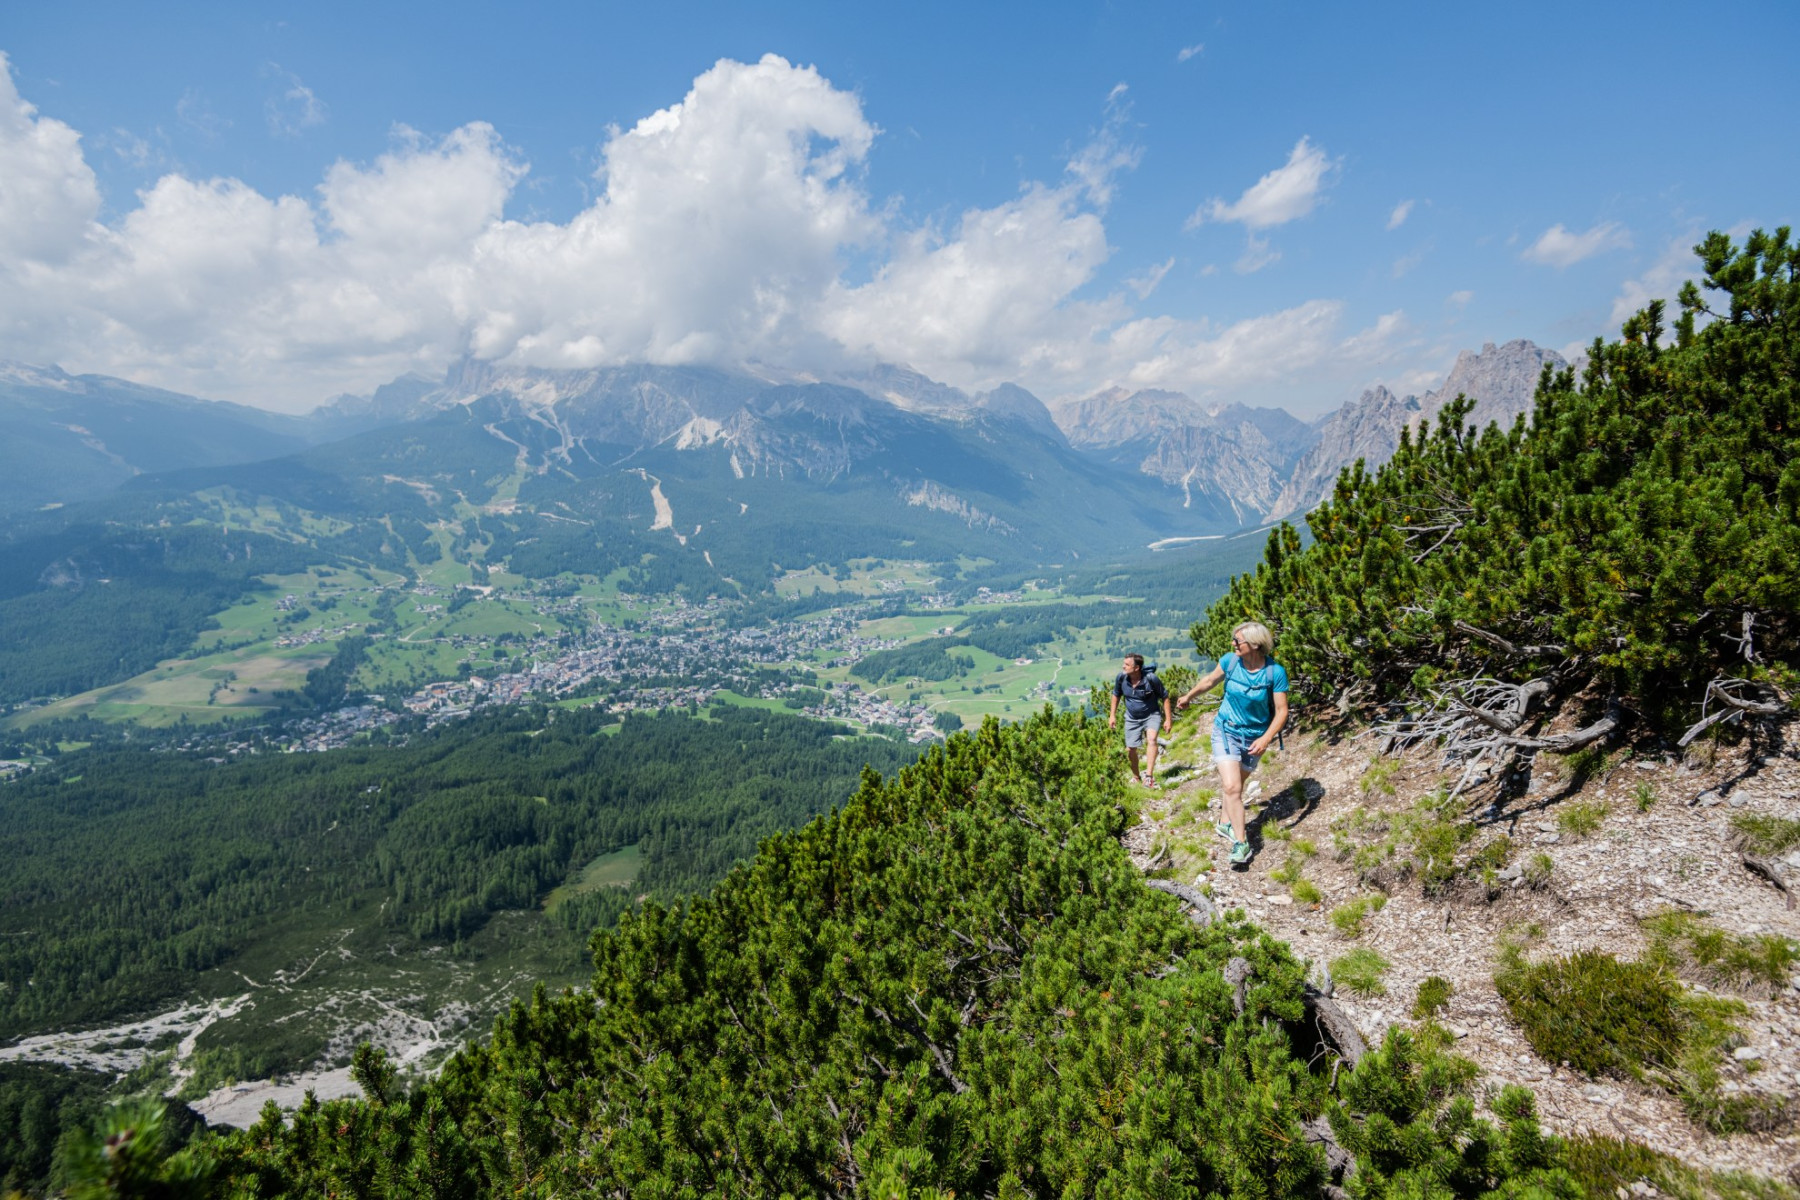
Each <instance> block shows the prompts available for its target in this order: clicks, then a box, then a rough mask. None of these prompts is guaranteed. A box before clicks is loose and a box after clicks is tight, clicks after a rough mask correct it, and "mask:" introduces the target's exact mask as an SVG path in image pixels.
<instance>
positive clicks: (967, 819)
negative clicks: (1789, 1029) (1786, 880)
mask: <svg viewBox="0 0 1800 1200" xmlns="http://www.w3.org/2000/svg"><path fill="white" fill-rule="evenodd" d="M1110 743H1111V738H1110V736H1109V735H1108V733H1107V731H1106V730H1105V729H1104V727H1103V726H1102V725H1100V724H1099V723H1098V722H1089V721H1086V720H1085V719H1084V718H1082V717H1080V716H1064V717H1052V716H1050V715H1048V714H1045V715H1042V716H1039V717H1035V718H1033V719H1032V720H1030V721H1029V722H1026V723H1024V724H1022V725H1018V726H1012V727H1001V726H1000V725H998V724H997V723H995V722H993V721H989V722H987V723H986V724H985V725H984V726H983V727H982V729H981V730H980V732H979V733H978V734H976V735H974V736H970V735H958V736H956V737H955V738H953V739H952V740H951V742H950V743H949V745H948V746H947V747H945V748H941V749H937V750H933V751H932V752H930V753H929V754H928V755H927V756H926V758H925V759H923V760H922V761H921V762H919V763H918V764H916V765H915V766H912V767H909V768H905V769H903V770H902V771H901V772H900V773H899V774H898V776H897V777H894V778H892V779H887V780H884V779H882V778H881V777H879V776H878V775H876V774H875V773H873V772H869V773H867V774H865V776H864V779H863V784H862V787H861V788H860V789H859V790H858V791H857V793H856V795H855V796H853V797H852V798H851V799H850V801H849V802H848V803H847V804H846V805H845V806H844V808H843V809H842V810H840V811H838V812H836V813H833V814H831V815H829V816H826V817H823V818H820V819H818V820H816V821H814V822H813V823H812V824H810V825H808V826H807V827H806V828H804V829H803V830H801V831H799V832H797V833H793V834H786V835H781V836H778V837H775V838H772V839H770V840H769V841H767V842H765V843H764V844H763V847H762V850H761V852H760V853H759V855H758V856H757V858H756V859H755V860H754V861H753V862H752V863H750V864H748V865H745V866H743V867H739V868H738V869H736V870H734V871H733V872H732V874H731V875H730V876H728V877H727V878H726V879H725V880H724V881H723V882H722V883H721V884H720V885H719V886H718V887H717V888H715V889H714V890H713V891H712V893H711V894H710V895H708V896H706V897H704V898H702V899H698V900H695V901H693V902H692V903H690V904H687V905H684V906H677V907H674V908H668V909H665V908H662V907H659V906H649V907H647V908H646V909H645V910H644V911H643V912H642V913H641V914H638V915H634V916H632V917H630V918H628V919H627V920H626V921H624V922H623V923H622V924H621V926H620V927H619V928H618V929H617V930H616V931H603V932H601V933H599V934H597V935H596V936H595V939H594V960H595V967H596V971H595V976H594V982H593V987H592V989H591V990H587V989H584V990H581V991H570V992H565V993H564V994H562V995H558V996H552V995H548V994H546V993H544V992H543V991H542V990H540V991H539V993H538V994H537V995H536V996H535V997H533V999H532V1000H531V1002H530V1003H528V1004H526V1003H521V1004H518V1005H516V1006H515V1007H514V1009H513V1011H512V1012H511V1014H510V1015H509V1016H506V1017H504V1018H502V1019H501V1020H500V1022H499V1023H498V1025H497V1027H496V1030H495V1034H494V1039H493V1042H492V1044H491V1045H490V1046H487V1047H485V1048H474V1047H471V1048H469V1049H468V1050H466V1051H465V1052H463V1053H462V1054H460V1055H459V1056H457V1057H456V1058H454V1059H453V1060H452V1061H451V1062H450V1063H449V1065H448V1066H447V1067H446V1069H445V1070H444V1072H443V1073H442V1074H441V1076H440V1077H438V1078H437V1079H435V1080H432V1081H430V1082H428V1083H426V1084H424V1085H422V1086H421V1087H419V1088H418V1089H417V1090H415V1091H414V1092H413V1093H412V1094H410V1095H401V1094H400V1093H399V1092H398V1091H397V1090H396V1089H395V1088H394V1086H393V1081H392V1078H391V1072H389V1071H388V1069H387V1068H386V1067H385V1065H384V1064H383V1063H382V1062H381V1061H380V1060H379V1059H378V1058H376V1057H375V1056H373V1055H370V1054H364V1055H363V1056H362V1057H361V1058H360V1059H359V1061H358V1064H357V1072H358V1078H359V1080H360V1081H361V1082H362V1084H363V1086H364V1088H365V1090H366V1091H367V1092H368V1094H369V1095H370V1097H371V1098H370V1100H369V1101H367V1102H348V1101H345V1102H334V1103H328V1104H324V1105H318V1104H307V1105H305V1106H304V1107H302V1108H301V1110H300V1111H299V1112H298V1113H297V1114H295V1116H294V1118H293V1120H292V1123H291V1124H288V1125H284V1124H283V1123H282V1120H281V1118H280V1116H279V1114H277V1113H276V1112H275V1111H274V1110H273V1109H270V1110H267V1113H266V1116H265V1119H264V1120H263V1121H261V1122H260V1123H259V1124H257V1125H256V1126H255V1127H254V1128H252V1129H250V1130H248V1131H246V1132H244V1133H243V1134H240V1135H235V1136H232V1137H230V1138H228V1139H226V1140H224V1141H222V1142H220V1141H213V1142H209V1143H204V1144H203V1145H202V1146H200V1147H197V1148H195V1149H193V1150H190V1151H188V1152H187V1153H188V1156H189V1159H190V1162H191V1159H192V1158H194V1157H198V1156H205V1157H208V1158H211V1159H212V1160H214V1161H216V1162H217V1163H218V1165H219V1168H220V1170H221V1171H222V1172H223V1174H224V1176H225V1183H226V1190H227V1191H228V1193H229V1194H233V1195H240V1196H276V1195H363V1196H385V1195H395V1196H398V1195H433V1196H475V1195H498V1194H516V1195H533V1196H552V1195H569V1194H603V1195H630V1196H634V1197H657V1196H670V1197H672V1196H686V1195H701V1194H708V1195H741V1196H750V1195H757V1196H775V1195H839V1196H848V1195H868V1196H884V1197H889V1196H921V1197H925V1196H930V1197H948V1196H951V1195H999V1196H1093V1195H1126V1194H1132V1195H1145V1196H1202V1195H1233V1196H1292V1195H1303V1194H1316V1193H1317V1192H1318V1190H1319V1189H1320V1188H1321V1187H1322V1186H1323V1185H1324V1184H1325V1183H1326V1182H1327V1181H1328V1179H1329V1171H1330V1165H1329V1163H1328V1158H1327V1151H1326V1143H1327V1142H1329V1141H1332V1140H1334V1134H1333V1131H1335V1139H1341V1140H1342V1141H1343V1142H1344V1144H1345V1145H1346V1146H1349V1147H1352V1148H1353V1151H1354V1152H1355V1153H1356V1154H1357V1156H1358V1161H1359V1167H1358V1178H1359V1179H1360V1183H1359V1185H1358V1188H1359V1193H1358V1194H1361V1195H1368V1196H1377V1195H1389V1194H1394V1195H1400V1194H1406V1195H1422V1194H1427V1193H1426V1192H1425V1191H1424V1190H1423V1188H1424V1187H1425V1186H1426V1183H1427V1181H1428V1180H1429V1181H1435V1182H1437V1183H1438V1184H1439V1185H1440V1186H1448V1187H1450V1188H1453V1189H1454V1192H1455V1194H1458V1195H1477V1194H1481V1193H1485V1192H1487V1191H1489V1190H1491V1189H1493V1188H1495V1187H1497V1186H1502V1185H1511V1186H1512V1187H1514V1188H1518V1189H1526V1188H1532V1187H1535V1188H1538V1189H1540V1190H1538V1191H1536V1192H1531V1191H1523V1190H1521V1191H1515V1192H1513V1193H1511V1194H1520V1195H1524V1194H1538V1195H1548V1196H1554V1195H1565V1196H1574V1195H1576V1194H1577V1192H1576V1191H1575V1185H1574V1183H1573V1182H1572V1181H1571V1179H1570V1178H1569V1177H1568V1176H1567V1175H1566V1174H1565V1173H1564V1172H1563V1171H1562V1170H1561V1169H1560V1168H1559V1167H1558V1166H1557V1161H1558V1155H1559V1154H1560V1149H1559V1147H1558V1145H1557V1144H1556V1143H1554V1142H1552V1141H1549V1140H1548V1139H1544V1138H1542V1137H1540V1136H1539V1135H1538V1134H1537V1131H1536V1124H1535V1118H1534V1116H1533V1114H1532V1109H1531V1102H1530V1098H1529V1096H1528V1095H1527V1094H1526V1093H1524V1092H1522V1091H1517V1090H1515V1091H1514V1092H1511V1093H1508V1094H1507V1095H1506V1096H1505V1097H1503V1098H1502V1099H1501V1101H1500V1102H1499V1103H1498V1104H1497V1106H1496V1107H1497V1109H1498V1111H1499V1112H1500V1113H1501V1114H1502V1116H1503V1119H1504V1120H1505V1122H1506V1126H1507V1128H1506V1129H1505V1131H1504V1132H1497V1131H1496V1130H1494V1129H1493V1128H1492V1127H1490V1126H1489V1125H1488V1124H1487V1123H1485V1122H1482V1121H1477V1120H1475V1119H1474V1117H1473V1109H1472V1104H1471V1101H1470V1099H1469V1098H1468V1096H1467V1095H1466V1094H1464V1093H1465V1090H1466V1088H1467V1085H1468V1083H1469V1075H1468V1072H1467V1071H1466V1070H1465V1069H1463V1068H1461V1067H1459V1066H1458V1065H1457V1064H1456V1063H1455V1062H1454V1061H1453V1060H1451V1059H1448V1058H1445V1057H1444V1056H1443V1055H1441V1054H1440V1053H1439V1052H1438V1051H1436V1050H1435V1049H1432V1048H1431V1046H1430V1044H1428V1043H1415V1042H1413V1041H1411V1040H1409V1039H1408V1038H1407V1037H1405V1036H1404V1035H1401V1036H1398V1037H1395V1038H1394V1039H1392V1040H1391V1041H1390V1042H1389V1044H1388V1046H1387V1047H1386V1048H1385V1049H1384V1050H1383V1051H1381V1052H1379V1053H1377V1054H1375V1055H1371V1056H1369V1057H1367V1058H1365V1059H1364V1060H1363V1064H1362V1066H1361V1067H1360V1068H1358V1070H1357V1071H1356V1072H1355V1073H1354V1074H1353V1075H1350V1076H1348V1079H1349V1080H1350V1082H1349V1083H1348V1084H1346V1085H1345V1086H1344V1087H1343V1091H1342V1099H1338V1098H1334V1096H1333V1094H1332V1088H1331V1081H1332V1078H1333V1076H1334V1069H1333V1065H1332V1056H1331V1054H1330V1053H1329V1052H1321V1051H1322V1048H1321V1047H1320V1046H1319V1044H1318V1042H1317V1035H1316V1034H1314V1033H1312V1032H1311V1028H1310V1023H1309V1022H1303V1021H1302V1018H1303V1015H1304V999H1303V983H1302V971H1303V968H1302V965H1301V964H1300V963H1299V962H1298V961H1297V960H1295V959H1294V958H1293V957H1292V956H1291V955H1290V954H1289V953H1288V952H1287V950H1286V949H1285V948H1284V947H1282V946H1281V945H1279V944H1277V943H1275V942H1273V941H1271V940H1269V939H1268V938H1266V937H1263V936H1261V935H1259V934H1258V933H1257V932H1256V931H1255V930H1254V929H1252V928H1251V927H1249V926H1247V925H1244V924H1242V923H1239V922H1236V921H1227V922H1221V923H1216V924H1213V925H1211V926H1209V927H1204V928H1202V927H1200V926H1199V925H1198V924H1197V923H1195V922H1193V921H1191V920H1190V919H1189V918H1188V917H1187V916H1186V915H1184V914H1183V912H1182V909H1181V905H1180V903H1179V902H1177V901H1176V900H1175V899H1174V898H1172V897H1170V896H1167V895H1163V894H1161V893H1159V892H1157V891H1154V890H1152V889H1151V888H1149V887H1148V886H1146V884H1145V882H1144V880H1143V877H1142V876H1141V875H1140V874H1139V872H1138V871H1137V870H1136V869H1135V868H1134V867H1133V866H1132V864H1131V862H1130V860H1129V859H1128V858H1127V857H1126V855H1125V853H1124V851H1123V849H1122V848H1121V847H1120V845H1119V842H1118V835H1119V833H1120V831H1121V830H1122V828H1123V827H1124V825H1125V823H1126V820H1127V811H1126V808H1125V806H1124V804H1123V803H1122V801H1123V800H1124V796H1123V792H1122V788H1121V785H1120V783H1119V779H1120V772H1119V771H1118V770H1117V763H1116V761H1115V758H1116V752H1115V751H1112V750H1111V749H1110ZM1233 959H1236V960H1240V961H1239V962H1238V963H1237V964H1232V963H1231V961H1230V960H1233ZM1228 967H1235V968H1236V972H1237V973H1236V974H1235V975H1234V976H1233V977H1234V978H1239V979H1242V982H1241V983H1240V984H1238V985H1237V987H1236V988H1235V989H1234V985H1233V983H1232V982H1229V981H1228V979H1227V975H1226V973H1225V972H1226V970H1227V968H1228ZM1340 1165H1341V1163H1340ZM171 1169H173V1168H171ZM1429 1194H1434V1195H1435V1194H1449V1193H1446V1192H1443V1191H1433V1192H1431V1193H1429Z"/></svg>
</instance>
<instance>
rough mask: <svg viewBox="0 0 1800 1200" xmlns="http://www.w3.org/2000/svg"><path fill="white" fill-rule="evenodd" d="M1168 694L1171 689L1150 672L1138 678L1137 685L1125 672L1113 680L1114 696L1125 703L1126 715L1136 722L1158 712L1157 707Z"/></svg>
mask: <svg viewBox="0 0 1800 1200" xmlns="http://www.w3.org/2000/svg"><path fill="white" fill-rule="evenodd" d="M1168 694H1169V689H1167V688H1165V687H1164V686H1163V681H1162V680H1160V679H1158V678H1157V677H1156V676H1154V675H1152V674H1151V673H1150V672H1148V671H1145V672H1144V673H1143V674H1141V675H1139V676H1138V681H1137V683H1136V684H1135V685H1133V683H1132V682H1131V680H1129V679H1127V678H1126V677H1125V673H1124V672H1123V671H1121V672H1119V677H1118V678H1117V679H1115V680H1113V695H1115V696H1117V697H1119V699H1121V700H1123V701H1125V715H1126V716H1128V717H1130V718H1131V719H1132V720H1134V721H1142V720H1143V719H1144V718H1145V717H1148V716H1149V715H1150V714H1151V713H1153V712H1155V711H1157V706H1158V705H1160V704H1161V703H1162V702H1163V699H1164V698H1165V697H1167V696H1168Z"/></svg>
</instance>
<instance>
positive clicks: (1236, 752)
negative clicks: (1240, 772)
mask: <svg viewBox="0 0 1800 1200" xmlns="http://www.w3.org/2000/svg"><path fill="white" fill-rule="evenodd" d="M1255 740H1256V739H1255V738H1253V737H1246V736H1244V735H1243V734H1241V733H1232V732H1231V731H1230V730H1228V729H1226V728H1225V723H1224V722H1223V721H1220V720H1219V719H1218V718H1216V717H1215V718H1214V719H1213V730H1212V746H1213V761H1214V762H1216V763H1221V762H1231V761H1232V760H1233V759H1236V760H1237V761H1238V762H1240V763H1242V764H1243V767H1244V770H1245V771H1254V770H1256V764H1257V763H1258V762H1259V761H1261V759H1262V755H1260V754H1252V753H1250V743H1251V742H1254V741H1255Z"/></svg>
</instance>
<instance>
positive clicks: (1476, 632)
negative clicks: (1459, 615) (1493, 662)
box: [1451, 620, 1569, 658]
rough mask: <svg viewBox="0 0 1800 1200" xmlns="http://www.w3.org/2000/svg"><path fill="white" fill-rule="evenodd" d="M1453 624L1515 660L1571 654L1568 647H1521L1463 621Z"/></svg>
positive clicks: (1549, 645)
mask: <svg viewBox="0 0 1800 1200" xmlns="http://www.w3.org/2000/svg"><path fill="white" fill-rule="evenodd" d="M1451 624H1452V625H1453V626H1455V627H1456V628H1457V629H1459V630H1461V631H1462V632H1463V633H1466V634H1468V635H1469V636H1471V637H1476V638H1480V639H1481V640H1482V641H1484V642H1486V643H1487V644H1488V645H1490V646H1493V647H1494V648H1495V649H1497V650H1501V651H1503V652H1505V653H1506V654H1509V655H1511V656H1512V657H1514V658H1547V657H1549V656H1550V655H1553V654H1567V653H1568V652H1569V648H1568V647H1567V646H1560V645H1557V644H1555V643H1549V644H1546V645H1542V646H1521V645H1518V644H1516V643H1514V642H1511V641H1508V640H1507V639H1506V638H1503V637H1501V636H1500V635H1499V634H1497V633H1490V632H1488V631H1487V630H1485V629H1481V628H1478V627H1477V626H1474V625H1471V624H1469V623H1468V622H1467V621H1463V620H1456V621H1452V622H1451Z"/></svg>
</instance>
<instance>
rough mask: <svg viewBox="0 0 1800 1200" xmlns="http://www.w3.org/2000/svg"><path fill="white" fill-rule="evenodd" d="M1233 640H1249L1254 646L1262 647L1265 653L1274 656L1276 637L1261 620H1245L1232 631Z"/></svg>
mask: <svg viewBox="0 0 1800 1200" xmlns="http://www.w3.org/2000/svg"><path fill="white" fill-rule="evenodd" d="M1231 640H1232V641H1233V642H1237V641H1239V640H1242V641H1246V642H1249V643H1250V644H1251V645H1252V646H1258V647H1261V649H1262V652H1263V653H1264V654H1267V655H1269V656H1270V657H1274V654H1275V637H1274V635H1273V634H1271V633H1270V632H1269V627H1268V626H1267V625H1264V624H1263V623H1262V622H1261V621H1245V622H1244V623H1243V624H1242V625H1239V626H1238V627H1237V628H1236V629H1233V630H1232V631H1231Z"/></svg>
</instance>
